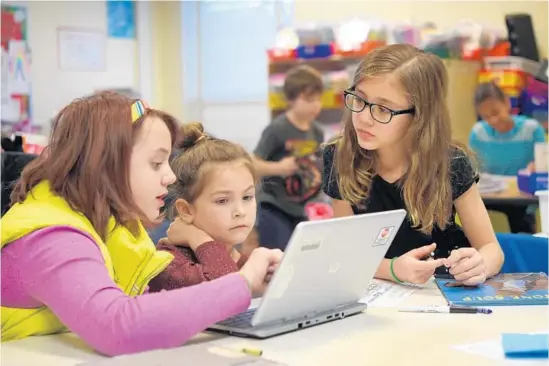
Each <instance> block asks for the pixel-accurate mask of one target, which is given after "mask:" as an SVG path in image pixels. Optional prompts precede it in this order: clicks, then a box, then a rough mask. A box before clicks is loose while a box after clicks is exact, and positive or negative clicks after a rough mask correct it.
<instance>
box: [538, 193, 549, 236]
mask: <svg viewBox="0 0 549 366" xmlns="http://www.w3.org/2000/svg"><path fill="white" fill-rule="evenodd" d="M536 196H538V199H539V213H540V219H541V231H542V232H543V233H546V234H549V191H547V190H545V191H537V192H536Z"/></svg>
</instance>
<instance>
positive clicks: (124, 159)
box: [11, 92, 179, 239]
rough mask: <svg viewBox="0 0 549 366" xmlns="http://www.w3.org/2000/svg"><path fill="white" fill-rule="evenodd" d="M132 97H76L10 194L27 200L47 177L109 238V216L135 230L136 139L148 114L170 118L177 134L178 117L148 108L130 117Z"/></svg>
mask: <svg viewBox="0 0 549 366" xmlns="http://www.w3.org/2000/svg"><path fill="white" fill-rule="evenodd" d="M134 101H135V100H134V99H130V98H128V97H125V96H122V95H120V94H116V93H113V92H103V93H98V94H94V95H91V96H87V97H84V98H80V99H76V100H74V101H73V102H72V103H70V104H69V105H68V106H66V107H65V108H63V110H61V112H59V114H58V115H57V116H56V117H55V119H54V122H53V130H52V133H51V137H50V142H49V145H48V146H47V147H46V149H45V150H44V151H43V152H42V154H41V155H40V156H39V157H38V158H36V159H35V160H34V161H32V162H31V163H29V164H28V165H27V166H26V167H25V169H24V170H23V172H22V174H21V178H20V179H19V181H18V182H17V184H16V185H15V187H14V190H13V192H12V194H11V201H12V203H16V202H23V200H24V199H25V198H26V197H27V195H28V194H29V192H30V191H31V189H32V188H33V187H34V186H36V185H37V184H38V183H39V182H41V181H43V180H47V181H49V182H50V184H51V189H52V191H53V192H55V193H56V194H57V195H59V196H60V197H62V198H64V199H65V200H66V201H67V202H68V203H69V205H70V206H71V207H72V208H73V209H74V210H75V211H78V212H81V213H83V214H84V215H85V216H86V217H87V218H88V219H89V220H90V222H91V223H92V225H93V227H94V228H95V230H96V231H97V233H98V234H99V235H100V236H101V237H102V238H103V239H106V237H107V235H108V233H107V225H108V221H109V218H110V217H111V216H113V217H114V219H115V220H116V223H117V224H119V225H124V226H126V227H128V228H129V229H130V230H131V231H132V232H133V233H134V234H137V232H136V230H137V226H136V223H137V221H136V220H146V218H145V215H144V214H143V213H142V212H141V210H140V209H139V208H138V207H137V205H136V204H135V202H134V200H133V197H132V192H131V188H130V181H129V167H130V157H131V154H132V148H133V145H134V143H135V141H136V139H137V137H138V136H139V132H140V130H141V127H142V125H143V122H144V120H145V119H146V118H147V117H157V118H159V119H161V120H162V121H164V123H166V126H167V127H168V129H169V130H170V134H171V136H172V145H173V144H174V143H175V141H176V140H177V134H178V130H179V123H178V121H177V120H176V119H175V118H174V117H172V116H170V115H168V114H167V113H164V112H161V111H158V110H154V109H148V110H146V111H145V114H144V115H143V116H142V117H140V118H139V119H138V120H137V121H136V122H134V123H132V120H131V105H132V103H133V102H134Z"/></svg>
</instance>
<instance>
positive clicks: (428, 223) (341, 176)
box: [332, 44, 468, 234]
mask: <svg viewBox="0 0 549 366" xmlns="http://www.w3.org/2000/svg"><path fill="white" fill-rule="evenodd" d="M383 75H392V76H394V77H395V78H396V80H398V81H399V82H400V84H401V85H402V87H403V88H404V90H406V92H407V93H408V99H409V101H410V103H411V105H412V106H413V107H414V108H415V114H414V117H413V121H412V122H411V124H410V126H409V128H408V131H407V132H406V135H405V137H404V140H403V143H404V144H405V146H407V148H408V149H409V151H408V157H409V161H408V164H409V166H408V170H407V172H406V174H405V176H404V177H403V179H401V181H400V184H401V186H402V195H403V198H404V203H405V205H406V209H407V210H408V213H409V215H410V218H411V222H412V226H413V227H415V228H417V229H418V230H420V231H421V232H423V233H426V234H430V233H431V231H432V229H433V226H434V225H437V226H438V227H440V228H444V227H445V226H446V225H447V224H448V222H449V219H450V216H451V214H452V205H453V202H452V186H451V179H450V178H451V171H450V159H451V151H452V150H453V149H452V148H457V149H460V150H462V151H463V152H464V153H465V154H466V156H467V155H468V149H467V148H466V147H465V146H463V145H462V144H459V143H457V142H453V141H452V139H451V125H450V114H449V111H448V106H447V105H446V96H447V87H448V76H447V73H446V68H445V66H444V64H443V63H442V60H441V59H440V58H439V57H437V56H435V55H433V54H429V53H426V52H423V51H421V50H419V49H417V48H415V47H413V46H410V45H405V44H395V45H391V46H387V47H383V48H379V49H377V50H375V51H372V52H370V53H369V54H368V55H367V56H366V57H365V58H364V60H363V61H362V62H361V63H360V65H359V67H358V69H357V71H356V73H355V76H354V80H353V85H354V86H356V85H357V84H358V83H360V82H361V81H362V80H364V79H365V78H368V77H379V76H383ZM332 143H333V144H335V145H336V153H335V161H334V167H333V168H334V169H335V171H336V172H337V177H338V178H337V183H338V185H339V190H340V194H341V197H342V198H343V199H344V200H346V201H348V202H350V203H351V204H353V205H355V206H362V205H363V204H364V203H365V204H366V205H367V201H368V198H369V194H370V186H371V183H372V179H373V177H374V176H375V175H376V172H375V167H376V154H375V151H368V150H364V149H362V148H361V147H360V146H359V145H358V141H357V137H356V133H355V131H354V129H353V125H352V120H351V112H350V111H348V110H347V111H346V112H345V115H344V120H343V131H342V133H341V135H340V136H339V137H338V138H336V139H335V140H334V141H333V142H332Z"/></svg>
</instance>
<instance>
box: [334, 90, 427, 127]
mask: <svg viewBox="0 0 549 366" xmlns="http://www.w3.org/2000/svg"><path fill="white" fill-rule="evenodd" d="M343 96H344V98H345V107H347V108H348V109H349V110H350V111H351V112H355V113H360V112H362V111H363V110H364V109H365V108H366V107H370V114H371V115H372V117H373V118H374V119H375V120H376V121H377V122H379V123H383V124H387V123H389V122H391V120H392V119H393V117H394V116H398V115H399V114H414V113H415V111H416V109H415V108H408V109H401V110H399V111H395V110H392V109H391V108H387V107H384V106H382V105H379V104H375V103H370V102H367V101H366V100H364V99H363V98H361V97H359V96H358V95H356V94H355V93H354V90H353V89H348V90H345V91H344V92H343Z"/></svg>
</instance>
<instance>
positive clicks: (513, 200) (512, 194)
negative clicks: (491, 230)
mask: <svg viewBox="0 0 549 366" xmlns="http://www.w3.org/2000/svg"><path fill="white" fill-rule="evenodd" d="M506 181H507V189H505V190H503V191H501V192H495V193H483V194H481V196H482V199H483V201H484V203H485V204H520V205H528V204H537V203H538V197H536V196H535V195H533V194H530V193H526V192H521V191H520V190H519V189H518V185H517V178H516V177H508V178H506Z"/></svg>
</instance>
